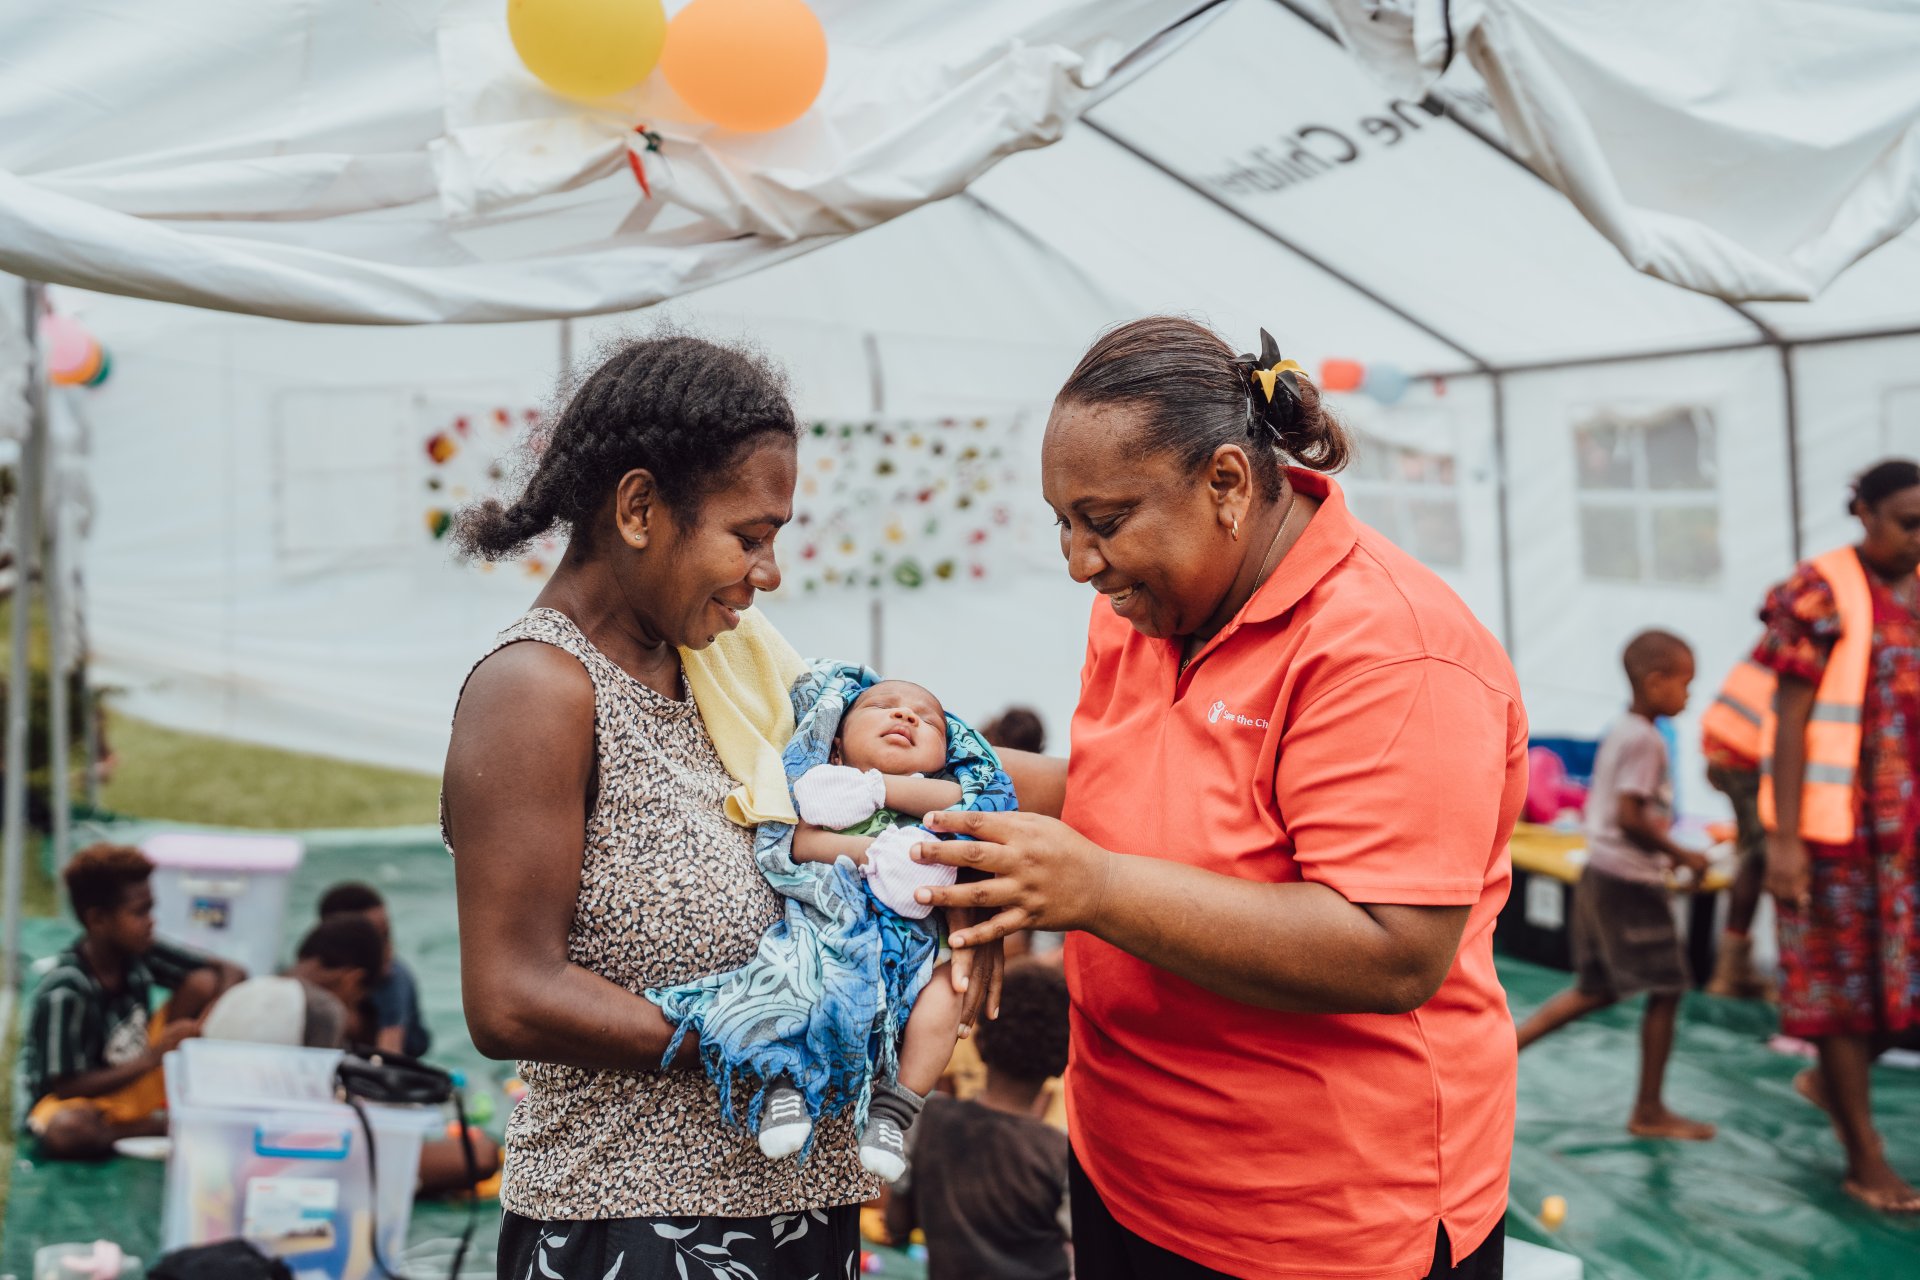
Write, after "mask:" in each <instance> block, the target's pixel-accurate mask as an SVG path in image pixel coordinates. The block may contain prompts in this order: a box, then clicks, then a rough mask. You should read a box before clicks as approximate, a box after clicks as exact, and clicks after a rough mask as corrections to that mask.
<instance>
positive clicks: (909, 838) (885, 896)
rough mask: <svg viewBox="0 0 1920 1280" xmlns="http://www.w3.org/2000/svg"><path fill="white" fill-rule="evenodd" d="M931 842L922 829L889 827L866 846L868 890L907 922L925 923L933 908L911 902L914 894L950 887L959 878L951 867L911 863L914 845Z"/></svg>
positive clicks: (930, 833) (865, 869)
mask: <svg viewBox="0 0 1920 1280" xmlns="http://www.w3.org/2000/svg"><path fill="white" fill-rule="evenodd" d="M932 839H934V835H933V833H932V832H931V831H928V830H927V829H926V828H925V827H888V828H887V829H886V830H885V831H882V832H881V833H880V834H879V835H877V836H875V837H874V839H873V843H872V844H871V845H868V846H867V865H866V866H865V867H863V868H861V870H863V871H865V872H866V875H867V889H868V891H869V892H870V893H872V894H873V896H874V897H875V898H877V899H878V900H879V901H880V905H882V906H884V907H886V908H887V909H888V910H890V911H892V912H893V913H894V914H895V915H900V916H905V917H906V918H907V919H909V920H924V919H926V918H927V917H928V916H929V915H931V914H933V908H932V907H930V906H928V905H927V904H926V903H923V902H915V901H914V900H913V891H914V890H915V889H919V888H922V887H925V888H928V889H939V888H942V887H944V886H946V885H950V884H952V883H953V881H954V877H955V876H956V875H958V872H956V871H955V870H954V869H953V868H952V867H949V866H946V865H944V864H942V863H938V862H930V863H919V862H915V861H914V860H913V846H915V845H916V844H919V843H921V842H922V841H930V840H932Z"/></svg>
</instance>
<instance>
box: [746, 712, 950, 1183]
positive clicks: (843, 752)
mask: <svg viewBox="0 0 1920 1280" xmlns="http://www.w3.org/2000/svg"><path fill="white" fill-rule="evenodd" d="M829 759H830V763H827V764H823V765H817V766H815V767H814V768H812V769H810V770H808V771H807V772H806V773H804V774H802V775H801V776H800V778H799V779H798V780H797V781H795V783H794V784H793V798H794V802H795V804H796V806H797V807H798V808H799V810H800V826H799V828H798V830H796V831H795V832H794V837H793V855H792V856H793V859H794V861H796V862H828V863H831V862H838V861H839V860H840V859H842V858H846V859H849V860H850V861H852V862H853V863H854V864H855V865H856V866H858V867H859V868H860V870H861V873H862V874H863V875H864V876H865V877H866V881H867V888H868V891H869V892H870V893H871V894H872V895H873V897H874V898H875V900H876V901H877V902H878V903H879V904H880V905H881V906H883V907H884V908H886V909H887V910H889V911H892V912H895V913H896V914H898V915H901V916H905V917H907V918H909V919H913V920H919V919H924V918H925V917H926V916H928V915H929V914H931V913H932V911H933V908H932V907H930V906H926V905H924V904H922V903H919V902H915V901H914V898H913V893H914V890H916V889H918V888H920V887H921V886H923V885H924V886H938V885H946V884H952V883H953V881H954V875H955V873H954V869H953V868H952V867H946V866H922V865H921V864H920V863H917V862H915V861H913V859H912V858H911V856H909V855H910V851H911V850H912V848H913V846H914V845H915V844H917V843H919V842H920V841H923V840H932V839H934V838H935V837H934V836H933V835H932V833H930V832H929V831H927V830H926V828H924V827H921V826H918V825H916V824H918V822H919V821H920V819H922V818H924V817H925V816H926V815H927V814H928V813H929V812H931V811H933V810H935V809H948V808H952V807H953V806H954V805H957V804H959V803H960V801H961V789H960V784H959V783H958V782H955V781H953V780H951V779H950V778H945V777H938V776H932V775H937V774H939V773H940V772H941V771H942V770H943V769H944V768H945V767H946V763H947V716H946V711H945V709H944V708H943V707H942V706H941V705H940V700H939V699H938V698H936V697H934V696H933V694H932V693H930V692H928V691H927V690H926V689H923V688H921V687H920V686H919V685H917V684H909V683H908V682H906V681H904V680H883V681H881V682H880V683H878V684H875V685H873V686H872V687H870V688H869V689H867V690H866V692H864V693H862V694H861V695H860V696H859V697H858V698H856V699H855V700H854V702H853V704H852V705H851V706H849V707H848V708H847V711H846V714H845V715H843V716H842V717H841V719H840V728H839V732H838V733H837V734H836V736H835V738H834V745H833V752H832V755H831V756H830V758H829ZM959 1025H960V998H959V996H958V995H956V994H955V993H954V990H953V985H952V982H951V981H950V980H949V978H948V973H947V966H946V965H941V966H940V967H939V968H938V969H936V970H935V971H934V974H933V977H932V979H931V980H930V981H928V983H927V985H926V988H925V989H924V990H923V991H921V993H920V995H919V998H918V999H916V1000H915V1001H914V1006H913V1012H912V1014H911V1015H910V1016H909V1017H908V1018H907V1025H906V1028H905V1030H904V1032H903V1034H902V1038H901V1049H900V1070H899V1077H898V1079H897V1080H894V1081H879V1082H877V1084H876V1088H875V1089H874V1094H873V1104H872V1109H871V1115H870V1118H869V1120H868V1123H867V1128H866V1132H865V1133H864V1134H862V1135H861V1139H860V1162H861V1163H862V1164H863V1165H865V1166H866V1168H867V1169H868V1170H869V1171H871V1172H873V1173H875V1174H877V1175H879V1176H880V1177H882V1178H884V1179H886V1180H887V1181H889V1182H891V1181H893V1180H894V1179H896V1178H898V1177H899V1176H900V1175H901V1174H902V1173H903V1172H905V1170H906V1150H907V1146H906V1131H907V1129H908V1128H909V1127H910V1126H911V1125H912V1124H913V1120H914V1117H915V1116H916V1115H918V1114H919V1111H920V1105H921V1103H922V1102H923V1101H924V1100H925V1098H926V1095H927V1094H928V1092H929V1091H931V1090H932V1089H933V1087H934V1085H935V1084H936V1083H937V1082H938V1081H939V1079H940V1075H941V1073H942V1072H943V1071H945V1070H946V1066H947V1061H948V1059H949V1058H951V1057H952V1056H953V1047H954V1043H955V1041H956V1040H958V1038H959ZM812 1127H813V1126H812V1122H811V1121H810V1120H809V1119H808V1116H807V1108H806V1103H805V1101H804V1100H803V1099H802V1097H801V1095H800V1093H799V1091H798V1090H797V1089H795V1088H794V1087H793V1086H792V1085H791V1084H790V1083H788V1082H786V1081H784V1080H782V1081H778V1082H776V1083H775V1084H774V1085H772V1086H771V1087H770V1088H769V1089H768V1091H767V1098H766V1106H765V1108H764V1109H763V1111H762V1112H761V1119H760V1149H761V1150H762V1151H764V1152H765V1153H766V1154H767V1155H768V1156H770V1157H780V1156H786V1155H791V1154H793V1153H794V1152H796V1151H799V1150H800V1149H801V1147H803V1146H804V1145H805V1144H806V1141H807V1137H808V1135H809V1134H810V1133H811V1132H812Z"/></svg>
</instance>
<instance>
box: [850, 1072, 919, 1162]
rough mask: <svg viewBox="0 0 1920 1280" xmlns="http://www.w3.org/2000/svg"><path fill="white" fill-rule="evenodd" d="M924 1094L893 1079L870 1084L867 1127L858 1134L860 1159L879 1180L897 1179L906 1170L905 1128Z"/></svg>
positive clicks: (909, 1123)
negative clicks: (888, 1081)
mask: <svg viewBox="0 0 1920 1280" xmlns="http://www.w3.org/2000/svg"><path fill="white" fill-rule="evenodd" d="M926 1101H927V1100H926V1098H924V1097H922V1096H921V1095H920V1094H917V1093H914V1092H913V1091H912V1090H910V1089H908V1088H906V1087H905V1086H904V1085H902V1084H900V1083H898V1082H897V1081H896V1082H892V1083H881V1084H878V1085H876V1086H875V1087H874V1090H873V1102H872V1104H871V1105H870V1106H869V1107H868V1109H867V1128H866V1131H865V1132H864V1133H862V1134H861V1135H860V1163H861V1165H862V1166H863V1167H865V1169H866V1171H867V1172H868V1173H871V1174H874V1175H875V1176H877V1177H878V1178H880V1180H881V1181H883V1182H898V1181H899V1180H900V1175H901V1174H903V1173H905V1172H906V1171H907V1130H909V1129H911V1128H912V1127H913V1121H914V1117H916V1116H918V1115H919V1114H920V1108H921V1107H923V1106H925V1105H926Z"/></svg>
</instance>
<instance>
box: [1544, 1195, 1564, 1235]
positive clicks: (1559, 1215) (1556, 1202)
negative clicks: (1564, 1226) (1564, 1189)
mask: <svg viewBox="0 0 1920 1280" xmlns="http://www.w3.org/2000/svg"><path fill="white" fill-rule="evenodd" d="M1566 1220H1567V1198H1566V1197H1565V1196H1548V1197H1547V1198H1546V1199H1545V1200H1542V1201H1541V1202H1540V1225H1541V1226H1543V1227H1545V1228H1546V1229H1547V1230H1549V1231H1558V1230H1559V1229H1560V1224H1561V1223H1563V1222H1565V1221H1566Z"/></svg>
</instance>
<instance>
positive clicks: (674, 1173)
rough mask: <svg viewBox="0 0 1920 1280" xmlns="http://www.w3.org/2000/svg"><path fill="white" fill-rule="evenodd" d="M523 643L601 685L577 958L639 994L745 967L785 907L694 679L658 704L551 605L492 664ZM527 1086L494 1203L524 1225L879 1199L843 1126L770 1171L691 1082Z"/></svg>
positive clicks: (679, 1077)
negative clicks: (740, 818) (757, 856)
mask: <svg viewBox="0 0 1920 1280" xmlns="http://www.w3.org/2000/svg"><path fill="white" fill-rule="evenodd" d="M523 641H538V642H540V643H542V644H550V645H552V646H554V647H555V648H557V649H561V650H564V651H565V652H567V653H569V654H572V655H573V656H574V657H575V658H577V659H578V660H579V661H580V664H581V665H582V666H583V667H585V668H586V670H587V674H588V675H589V676H590V677H592V679H593V691H594V725H593V735H594V747H595V752H596V755H597V757H598V763H599V788H598V793H597V796H596V798H595V801H594V805H593V810H592V812H591V813H590V814H589V815H588V816H587V827H586V832H585V854H584V856H583V858H582V861H581V867H580V897H579V900H578V902H577V903H576V905H575V907H574V914H573V924H572V927H571V928H570V929H569V930H568V932H567V954H568V957H569V958H570V959H571V960H572V961H573V963H575V964H577V965H580V966H581V967H582V968H586V969H591V970H593V972H595V973H597V974H599V975H601V976H602V977H604V978H606V979H608V980H609V981H611V982H615V983H618V984H619V985H620V986H623V987H625V988H627V989H628V990H629V991H632V992H635V993H639V992H641V991H644V990H645V989H646V988H648V987H668V986H673V985H675V984H677V983H681V982H685V981H688V980H689V979H692V978H697V977H700V976H702V975H705V974H709V973H719V972H723V971H725V970H728V969H734V968H737V967H739V966H740V965H741V964H743V963H745V962H746V961H747V960H748V959H749V958H750V957H751V956H752V955H753V953H754V949H755V947H756V946H757V945H758V943H759V941H760V937H761V935H762V934H763V933H764V932H765V931H766V929H767V927H768V926H769V925H771V924H773V923H774V921H775V920H776V919H777V918H778V916H779V913H780V904H779V897H778V895H777V894H776V893H775V892H774V891H773V889H772V888H771V887H770V886H769V885H768V884H767V882H766V881H765V879H763V878H762V877H761V875H760V869H759V867H758V866H757V865H756V864H755V862H754V860H753V833H752V832H751V831H749V830H747V829H746V828H743V827H738V826H735V825H734V824H733V823H731V822H729V821H727V819H726V816H725V814H724V812H723V810H722V807H721V806H722V803H723V802H724V801H725V799H726V796H727V793H728V792H729V791H731V790H732V789H733V787H734V785H735V784H734V781H733V779H732V778H731V777H730V776H729V775H728V773H727V771H726V769H725V768H724V767H723V766H722V765H721V763H720V758H719V756H718V755H716V754H715V752H714V748H713V742H712V740H711V739H710V738H709V737H708V736H707V730H706V726H705V724H703V723H702V721H701V719H700V713H699V709H698V708H697V707H696V706H695V705H694V702H693V698H692V695H691V693H690V692H689V691H688V689H687V687H686V680H685V677H684V676H683V677H682V678H681V697H680V699H679V700H678V701H675V700H674V699H672V698H668V697H664V696H662V695H661V694H660V693H658V692H656V691H655V690H653V689H650V688H648V687H647V686H646V685H644V684H642V683H640V682H639V681H638V680H636V679H634V678H633V677H632V676H630V675H628V674H627V673H626V672H625V671H624V670H622V669H621V668H620V667H619V666H617V665H615V664H614V662H613V661H612V660H611V659H609V658H607V657H606V655H604V654H602V653H601V652H600V651H599V650H598V649H596V648H594V646H593V644H592V643H591V642H590V641H589V640H588V639H587V638H586V636H585V635H584V634H582V633H581V631H580V629H579V628H578V627H577V626H575V625H574V623H573V622H572V620H570V619H569V618H567V617H566V616H565V615H564V614H561V613H558V612H556V611H554V610H552V609H535V610H533V611H532V612H530V613H528V614H527V615H526V616H524V617H522V618H521V619H520V620H519V621H518V622H516V623H514V624H513V626H511V627H509V628H508V629H507V630H505V631H503V632H501V633H500V635H499V637H498V638H497V641H496V643H495V645H494V648H493V649H491V650H489V651H488V652H489V653H490V654H491V653H493V652H496V651H498V650H499V649H501V648H504V647H505V646H507V645H509V644H515V643H519V642H523ZM455 856H458V855H457V853H456V855H455ZM520 1078H521V1079H522V1080H523V1081H525V1082H526V1085H527V1096H526V1098H525V1099H524V1100H523V1101H522V1102H521V1103H520V1104H519V1105H518V1106H516V1107H515V1108H514V1110H513V1115H512V1117H511V1118H510V1119H509V1121H508V1123H507V1143H506V1150H507V1157H506V1176H505V1179H504V1181H503V1183H502V1186H501V1193H500V1202H501V1205H502V1206H503V1207H504V1208H506V1209H509V1210H511V1211H512V1212H514V1213H516V1214H519V1215H521V1216H523V1217H528V1218H536V1219H543V1220H563V1221H564V1220H582V1219H604V1218H656V1217H691V1216H714V1217H730V1218H757V1217H764V1216H767V1215H769V1214H775V1213H792V1212H794V1211H796V1210H801V1209H811V1208H824V1207H827V1206H831V1205H841V1204H849V1203H852V1202H854V1201H859V1200H865V1199H867V1198H869V1197H870V1196H872V1195H874V1194H876V1193H877V1191H878V1184H877V1183H876V1182H874V1180H873V1179H872V1178H870V1177H869V1176H868V1175H867V1174H865V1173H864V1172H863V1171H862V1170H861V1168H860V1164H859V1160H858V1157H857V1152H856V1146H855V1141H854V1137H853V1131H852V1126H851V1122H850V1120H849V1118H848V1117H847V1116H845V1115H842V1116H839V1117H836V1118H834V1119H831V1120H828V1121H827V1122H826V1123H824V1124H823V1125H822V1126H821V1128H820V1132H819V1134H818V1135H817V1137H816V1140H815V1144H814V1149H813V1152H812V1154H811V1155H810V1156H809V1157H808V1159H807V1161H806V1163H805V1165H799V1164H796V1163H795V1162H794V1161H793V1160H791V1159H788V1160H777V1161H776V1160H769V1159H767V1158H766V1157H765V1156H764V1155H762V1154H761V1153H760V1149H759V1147H758V1145H756V1143H755V1141H754V1137H753V1135H752V1134H750V1133H747V1132H743V1131H741V1130H738V1129H733V1128H729V1127H728V1126H727V1125H726V1124H724V1123H723V1122H722V1121H721V1119H720V1099H719V1094H718V1091H717V1090H716V1089H715V1088H714V1087H713V1085H712V1083H711V1082H709V1081H708V1080H707V1078H706V1077H705V1076H704V1075H703V1074H701V1073H700V1072H698V1071H672V1072H655V1071H639V1072H628V1071H592V1070H585V1069H582V1068H579V1067H567V1066H559V1065H556V1064H553V1063H545V1062H522V1063H520Z"/></svg>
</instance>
